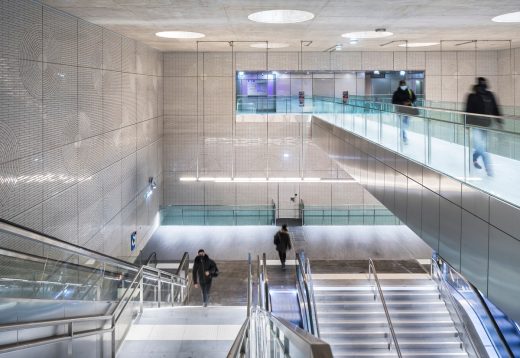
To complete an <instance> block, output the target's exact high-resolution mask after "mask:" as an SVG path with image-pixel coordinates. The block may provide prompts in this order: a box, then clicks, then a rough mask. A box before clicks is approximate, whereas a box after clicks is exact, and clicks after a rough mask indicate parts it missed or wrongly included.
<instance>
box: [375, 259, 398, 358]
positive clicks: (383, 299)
mask: <svg viewBox="0 0 520 358" xmlns="http://www.w3.org/2000/svg"><path fill="white" fill-rule="evenodd" d="M372 274H374V281H375V283H376V287H377V290H378V292H379V299H380V300H381V303H382V304H383V309H384V311H385V316H386V321H387V322H388V328H389V329H390V334H391V336H392V340H393V342H394V346H395V350H396V352H397V356H398V357H399V358H402V354H401V349H400V348H399V343H398V342H397V336H396V334H395V330H394V325H393V324H392V319H391V318H390V313H389V312H388V307H387V306H386V301H385V297H384V295H383V290H382V289H381V284H380V283H379V278H378V277H377V271H376V267H375V265H374V261H372V259H371V258H369V259H368V281H369V283H370V285H372V284H371V281H372V280H371V277H372ZM375 298H376V295H375V293H374V299H375ZM390 347H391V342H389V343H388V349H390Z"/></svg>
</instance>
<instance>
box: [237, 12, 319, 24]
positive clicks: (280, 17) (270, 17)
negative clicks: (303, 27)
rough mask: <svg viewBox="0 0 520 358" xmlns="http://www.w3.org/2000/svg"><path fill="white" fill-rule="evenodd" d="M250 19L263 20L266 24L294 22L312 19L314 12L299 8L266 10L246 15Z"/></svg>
mask: <svg viewBox="0 0 520 358" xmlns="http://www.w3.org/2000/svg"><path fill="white" fill-rule="evenodd" d="M247 18H248V19H249V20H251V21H255V22H263V23H266V24H294V23H297V22H304V21H308V20H312V19H313V18H314V14H313V13H312V12H308V11H301V10H267V11H259V12H254V13H252V14H250V15H249V16H248V17H247Z"/></svg>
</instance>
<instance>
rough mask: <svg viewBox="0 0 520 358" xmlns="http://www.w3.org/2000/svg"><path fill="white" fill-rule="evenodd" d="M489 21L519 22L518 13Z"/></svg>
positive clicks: (519, 13) (511, 13) (519, 12)
mask: <svg viewBox="0 0 520 358" xmlns="http://www.w3.org/2000/svg"><path fill="white" fill-rule="evenodd" d="M491 20H492V21H494V22H520V11H518V12H510V13H508V14H503V15H499V16H495V17H494V18H492V19H491Z"/></svg>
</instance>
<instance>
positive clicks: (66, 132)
mask: <svg viewBox="0 0 520 358" xmlns="http://www.w3.org/2000/svg"><path fill="white" fill-rule="evenodd" d="M78 135H79V124H78V97H77V69H76V67H72V66H64V65H56V64H51V63H44V65H43V148H44V150H45V149H51V148H55V147H57V146H60V145H65V144H68V143H72V142H75V141H76V140H77V139H78Z"/></svg>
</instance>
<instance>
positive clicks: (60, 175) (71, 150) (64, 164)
mask: <svg viewBox="0 0 520 358" xmlns="http://www.w3.org/2000/svg"><path fill="white" fill-rule="evenodd" d="M78 169H79V163H78V147H77V146H76V145H75V144H67V145H65V146H62V147H58V148H55V149H51V150H49V151H46V152H44V153H43V172H44V173H45V175H47V176H48V177H49V180H48V183H46V185H45V186H44V189H43V197H44V199H48V198H50V197H52V196H54V195H57V194H58V193H60V192H62V191H63V190H65V189H67V188H69V187H71V186H72V185H74V184H75V183H76V182H77V180H78V171H79V170H78Z"/></svg>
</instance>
